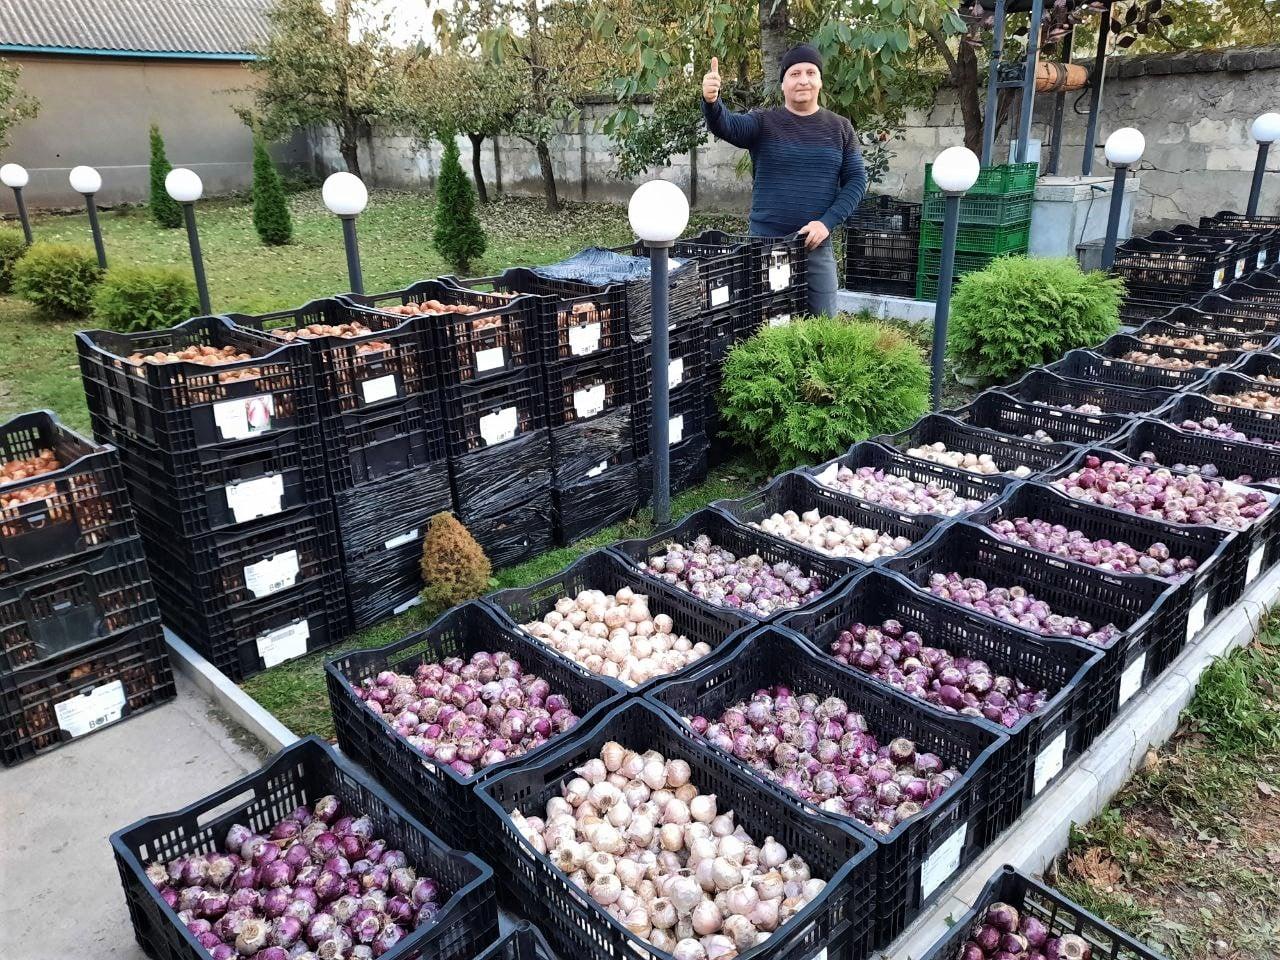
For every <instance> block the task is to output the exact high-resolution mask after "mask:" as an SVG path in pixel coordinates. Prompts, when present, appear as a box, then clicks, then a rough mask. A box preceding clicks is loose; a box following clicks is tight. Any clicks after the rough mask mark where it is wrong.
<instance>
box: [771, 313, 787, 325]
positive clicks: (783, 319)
mask: <svg viewBox="0 0 1280 960" xmlns="http://www.w3.org/2000/svg"><path fill="white" fill-rule="evenodd" d="M789 323H791V314H789V313H780V314H778V315H777V316H776V317H770V318H769V326H771V327H785V326H787V325H788V324H789Z"/></svg>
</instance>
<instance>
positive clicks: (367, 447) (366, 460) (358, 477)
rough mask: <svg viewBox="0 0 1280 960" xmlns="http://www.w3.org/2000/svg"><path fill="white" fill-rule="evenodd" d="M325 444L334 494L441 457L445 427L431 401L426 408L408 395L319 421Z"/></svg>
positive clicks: (326, 459) (327, 470)
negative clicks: (373, 406) (394, 402)
mask: <svg viewBox="0 0 1280 960" xmlns="http://www.w3.org/2000/svg"><path fill="white" fill-rule="evenodd" d="M324 441H325V471H326V473H327V474H328V478H329V489H330V490H331V491H332V492H333V493H334V494H341V493H343V492H346V491H350V490H353V489H357V490H358V489H361V488H363V487H365V486H367V485H369V484H371V483H376V482H377V481H379V480H381V479H383V478H386V477H392V476H396V475H398V474H404V473H407V472H409V471H412V470H420V469H422V468H423V467H427V466H430V465H431V464H435V463H442V462H443V461H444V458H445V429H444V424H443V423H442V421H441V418H440V415H439V411H438V409H437V408H436V407H435V406H434V398H432V401H431V403H430V404H428V403H424V398H422V397H410V398H409V399H407V400H405V401H404V402H402V403H396V404H383V405H381V406H378V407H376V408H374V409H371V410H362V411H359V412H357V413H342V414H335V415H334V416H332V417H329V418H327V419H326V420H325V422H324Z"/></svg>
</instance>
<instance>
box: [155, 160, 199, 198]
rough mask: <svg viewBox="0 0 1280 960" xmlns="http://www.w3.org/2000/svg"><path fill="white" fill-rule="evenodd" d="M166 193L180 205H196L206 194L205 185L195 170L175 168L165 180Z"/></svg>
mask: <svg viewBox="0 0 1280 960" xmlns="http://www.w3.org/2000/svg"><path fill="white" fill-rule="evenodd" d="M164 191H165V193H167V194H169V196H171V197H173V199H175V200H177V201H178V202H179V203H195V202H196V201H197V200H199V199H200V195H201V194H203V193H204V184H203V183H201V182H200V175H199V174H198V173H196V172H195V171H194V170H188V169H187V168H186V167H175V168H174V169H172V170H170V171H169V173H168V174H167V175H166V176H165V178H164Z"/></svg>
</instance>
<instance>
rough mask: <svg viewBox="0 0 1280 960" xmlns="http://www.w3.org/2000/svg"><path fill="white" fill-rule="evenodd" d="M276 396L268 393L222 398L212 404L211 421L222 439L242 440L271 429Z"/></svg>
mask: <svg viewBox="0 0 1280 960" xmlns="http://www.w3.org/2000/svg"><path fill="white" fill-rule="evenodd" d="M275 412H276V398H275V397H274V396H272V395H271V394H269V393H259V394H254V395H253V396H252V397H238V398H237V399H235V400H223V401H221V402H219V403H215V404H214V405H213V422H214V423H215V424H216V425H217V427H218V432H219V433H220V434H221V435H222V439H223V440H243V439H244V438H245V437H256V436H258V435H259V434H263V433H266V432H267V431H268V430H270V429H271V418H272V417H273V416H275Z"/></svg>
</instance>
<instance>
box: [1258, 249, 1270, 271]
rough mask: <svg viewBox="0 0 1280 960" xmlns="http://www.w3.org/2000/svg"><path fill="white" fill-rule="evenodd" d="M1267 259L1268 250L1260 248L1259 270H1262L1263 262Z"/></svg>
mask: <svg viewBox="0 0 1280 960" xmlns="http://www.w3.org/2000/svg"><path fill="white" fill-rule="evenodd" d="M1266 259H1267V251H1265V250H1259V251H1258V259H1257V261H1256V263H1257V265H1258V269H1259V270H1261V269H1262V265H1263V263H1265V262H1266Z"/></svg>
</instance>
